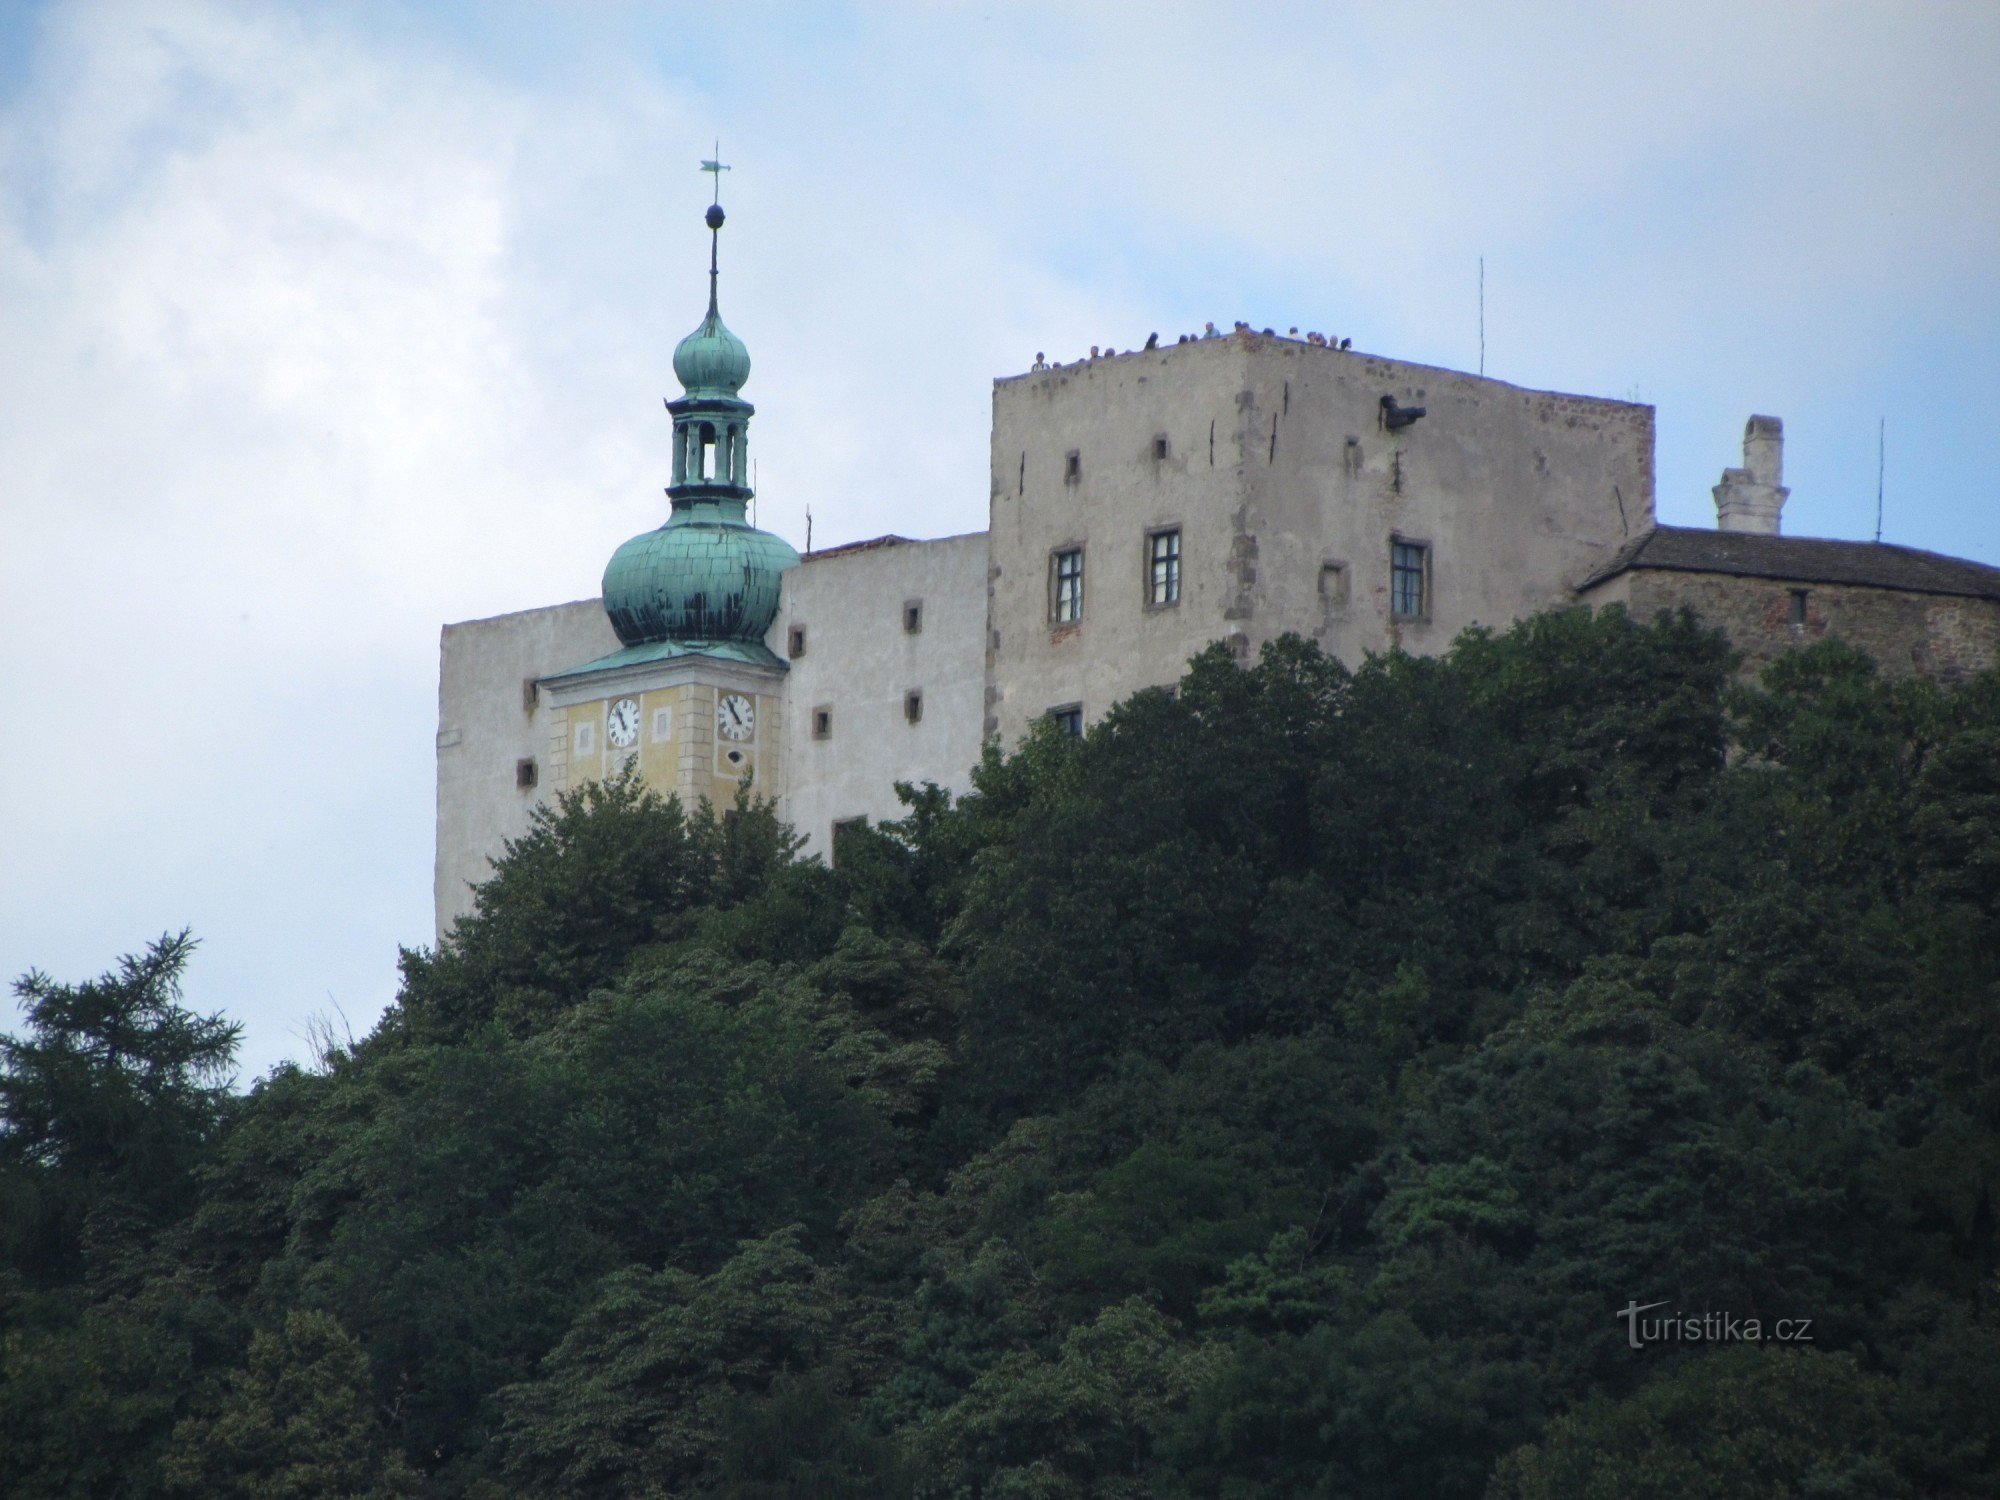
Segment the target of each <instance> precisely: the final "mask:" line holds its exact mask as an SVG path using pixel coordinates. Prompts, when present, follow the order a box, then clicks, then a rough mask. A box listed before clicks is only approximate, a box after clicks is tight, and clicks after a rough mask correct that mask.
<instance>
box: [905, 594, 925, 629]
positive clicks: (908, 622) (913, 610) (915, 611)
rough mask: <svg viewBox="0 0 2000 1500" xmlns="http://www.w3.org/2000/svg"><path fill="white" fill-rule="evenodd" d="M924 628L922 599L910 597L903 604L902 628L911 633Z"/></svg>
mask: <svg viewBox="0 0 2000 1500" xmlns="http://www.w3.org/2000/svg"><path fill="white" fill-rule="evenodd" d="M923 628H924V601H923V600H921V599H911V600H908V601H907V602H905V603H904V605H903V629H904V630H906V631H908V632H909V633H910V634H911V635H915V634H917V633H918V632H919V631H921V630H922V629H923Z"/></svg>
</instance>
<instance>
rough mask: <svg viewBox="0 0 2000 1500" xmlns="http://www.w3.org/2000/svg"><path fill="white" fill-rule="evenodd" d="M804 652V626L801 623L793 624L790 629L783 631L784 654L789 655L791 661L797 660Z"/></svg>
mask: <svg viewBox="0 0 2000 1500" xmlns="http://www.w3.org/2000/svg"><path fill="white" fill-rule="evenodd" d="M805 654H806V628H805V626H803V625H794V626H793V627H792V628H791V629H790V630H788V631H786V632H785V655H787V656H789V657H790V658H791V659H792V660H793V661H797V660H798V659H799V658H800V657H801V656H804V655H805Z"/></svg>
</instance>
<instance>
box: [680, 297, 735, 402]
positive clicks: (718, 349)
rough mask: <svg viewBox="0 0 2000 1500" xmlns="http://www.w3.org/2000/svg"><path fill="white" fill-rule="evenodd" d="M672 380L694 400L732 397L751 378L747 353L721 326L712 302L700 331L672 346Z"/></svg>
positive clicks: (723, 325) (731, 334)
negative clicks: (693, 397) (698, 398)
mask: <svg viewBox="0 0 2000 1500" xmlns="http://www.w3.org/2000/svg"><path fill="white" fill-rule="evenodd" d="M674 378H675V379H676V380H678V381H680V383H681V385H682V386H683V387H684V388H685V389H686V391H687V393H688V395H690V396H696V397H717V396H721V397H733V396H734V395H735V394H736V393H737V392H738V391H740V390H742V389H743V383H744V382H745V381H746V380H748V379H749V378H750V351H749V350H748V349H746V348H744V347H743V340H741V339H739V338H738V337H737V336H736V335H735V334H733V333H731V332H730V331H729V329H728V326H727V325H726V324H724V323H723V321H722V314H721V313H719V312H717V311H716V310H715V302H714V300H713V299H712V298H711V300H710V301H709V304H708V316H707V317H705V318H703V319H702V320H701V327H699V328H697V329H696V330H695V331H694V332H693V333H691V334H689V335H688V336H687V337H686V338H684V339H682V340H681V341H680V342H679V343H678V344H676V345H674Z"/></svg>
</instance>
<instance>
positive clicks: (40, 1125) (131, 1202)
mask: <svg viewBox="0 0 2000 1500" xmlns="http://www.w3.org/2000/svg"><path fill="white" fill-rule="evenodd" d="M194 946H195V944H194V939H193V938H192V937H190V936H189V935H188V934H187V933H186V932H181V933H178V934H168V935H167V936H165V937H162V938H160V939H159V941H157V942H155V943H153V944H152V945H151V946H149V947H148V948H147V949H146V951H145V952H144V953H143V954H136V955H128V956H127V957H124V958H121V959H120V960H119V961H118V967H117V968H116V969H115V970H113V971H112V972H111V973H108V974H105V975H103V976H102V977H101V978H98V979H93V980H87V981H86V982H84V983H82V984H73V985H72V984H58V983H56V982H55V981H54V980H53V979H51V978H49V977H48V976H47V975H46V974H43V973H40V972H39V971H36V972H31V973H29V974H27V975H25V976H24V977H23V978H21V979H20V980H19V981H18V982H17V983H16V984H15V986H14V993H15V995H16V996H17V997H18V999H19V1000H20V1002H21V1004H22V1006H23V1008H24V1010H25V1012H26V1021H27V1035H26V1036H25V1037H4V1038H0V1253H4V1257H5V1261H4V1263H11V1264H13V1265H15V1266H17V1267H19V1268H20V1269H21V1270H22V1271H24V1272H25V1273H26V1274H28V1275H29V1276H31V1277H35V1278H38V1279H41V1280H45V1281H46V1280H53V1279H57V1278H60V1277H63V1276H67V1275H72V1274H74V1273H75V1272H76V1271H77V1270H78V1269H79V1266H80V1259H81V1255H82V1246H83V1241H84V1237H85V1223H86V1219H87V1218H88V1217H89V1216H91V1215H93V1214H96V1215H100V1216H102V1217H103V1218H104V1219H105V1220H106V1221H107V1223H112V1222H117V1221H120V1220H124V1221H127V1229H128V1231H129V1233H128V1235H127V1236H126V1237H128V1238H129V1237H130V1235H136V1234H142V1233H143V1232H144V1230H145V1228H146V1227H147V1226H149V1225H151V1224H153V1223H155V1222H157V1221H158V1220H159V1219H161V1218H163V1217H166V1216H168V1215H171V1214H172V1213H174V1212H175V1211H177V1210H178V1209H179V1208H180V1207H181V1206H182V1205H183V1204H184V1201H185V1196H186V1188H187V1178H188V1174H189V1172H190V1171H191V1170H192V1169H193V1167H194V1165H195V1163H196V1162H197V1161H198V1160H199V1159H200V1157H201V1153H202V1150H203V1147H204V1146H205V1144H206V1143H207V1142H208V1140H209V1139H210V1138H211V1136H212V1135H213V1133H214V1132H215V1130H216V1128H217V1126H218V1125H219V1123H220V1122H221V1121H222V1119H223V1117H224V1114H225V1111H226V1109H227V1106H228V1100H229V1092H228V1080H229V1077H230V1069H231V1064H232V1062H233V1060H234V1057H235V1053H236V1039H237V1037H238V1036H239V1035H240V1033H241V1031H242V1028H241V1027H240V1026H238V1025H236V1024H235V1023H233V1022H227V1021H224V1020H223V1019H222V1018H221V1017H219V1016H201V1015H197V1014H195V1013H194V1012H192V1011H190V1010H188V1009H187V1008H186V1007H184V1006H183V1005H182V1004H181V1003H180V1002H181V974H182V972H183V970H185V968H186V967H187V961H188V958H189V956H190V955H191V954H192V953H193V951H194Z"/></svg>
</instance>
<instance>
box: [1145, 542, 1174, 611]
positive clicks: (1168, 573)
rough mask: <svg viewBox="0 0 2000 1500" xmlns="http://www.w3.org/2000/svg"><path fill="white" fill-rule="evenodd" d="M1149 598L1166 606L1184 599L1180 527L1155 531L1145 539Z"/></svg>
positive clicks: (1147, 592)
mask: <svg viewBox="0 0 2000 1500" xmlns="http://www.w3.org/2000/svg"><path fill="white" fill-rule="evenodd" d="M1146 551H1147V558H1146V600H1147V602H1148V603H1149V604H1155V605H1165V604H1178V603H1180V602H1181V529H1180V527H1178V526H1175V527H1173V528H1171V529H1170V530H1166V531H1155V532H1153V533H1152V534H1151V535H1150V536H1149V537H1148V538H1147V541H1146Z"/></svg>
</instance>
